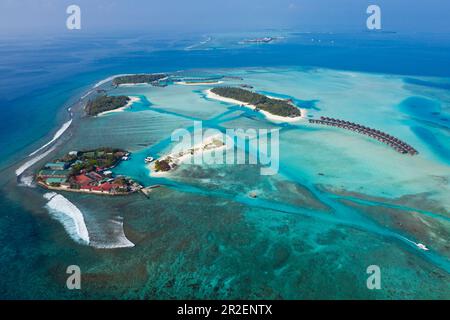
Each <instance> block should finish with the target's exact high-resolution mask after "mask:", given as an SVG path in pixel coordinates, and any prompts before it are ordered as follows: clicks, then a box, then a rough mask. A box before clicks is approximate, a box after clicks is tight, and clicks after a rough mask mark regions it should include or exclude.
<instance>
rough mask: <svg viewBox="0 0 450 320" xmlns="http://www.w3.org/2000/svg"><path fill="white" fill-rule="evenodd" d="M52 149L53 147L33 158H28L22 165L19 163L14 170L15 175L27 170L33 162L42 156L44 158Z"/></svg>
mask: <svg viewBox="0 0 450 320" xmlns="http://www.w3.org/2000/svg"><path fill="white" fill-rule="evenodd" d="M53 150H55V147H53V148H51V149H50V150H47V151H46V152H44V153H42V154H40V155H38V156H36V157H34V158H33V159H30V160H28V161H27V162H25V163H24V164H23V165H21V166H20V167H19V168H18V169H17V170H16V176H20V175H21V174H22V173H24V172H25V170H27V169H28V168H29V167H31V166H32V165H34V164H35V163H37V162H39V161H40V160H42V159H43V158H45V157H46V156H47V155H48V154H49V153H50V152H52V151H53Z"/></svg>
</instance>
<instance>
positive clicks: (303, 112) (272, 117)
mask: <svg viewBox="0 0 450 320" xmlns="http://www.w3.org/2000/svg"><path fill="white" fill-rule="evenodd" d="M205 94H206V96H207V97H208V98H209V99H213V100H218V101H222V102H226V103H230V104H237V105H241V106H243V107H247V108H250V109H252V110H255V109H257V108H256V106H254V105H252V104H249V103H245V102H242V101H239V100H235V99H231V98H225V97H222V96H219V95H218V94H215V93H214V92H212V91H211V89H208V90H206V91H205ZM269 98H272V99H277V100H283V99H279V98H274V97H269ZM258 111H259V112H261V113H262V114H263V115H264V116H265V117H266V118H267V119H268V120H270V121H272V122H277V123H279V122H298V121H301V120H304V119H306V114H307V110H305V109H300V111H301V116H300V117H293V118H291V117H282V116H277V115H275V114H272V113H270V112H267V111H264V110H261V109H259V110H258Z"/></svg>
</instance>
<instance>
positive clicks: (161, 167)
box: [155, 160, 171, 171]
mask: <svg viewBox="0 0 450 320" xmlns="http://www.w3.org/2000/svg"><path fill="white" fill-rule="evenodd" d="M170 169H171V168H170V165H169V162H168V161H166V160H156V161H155V170H156V171H169V170H170Z"/></svg>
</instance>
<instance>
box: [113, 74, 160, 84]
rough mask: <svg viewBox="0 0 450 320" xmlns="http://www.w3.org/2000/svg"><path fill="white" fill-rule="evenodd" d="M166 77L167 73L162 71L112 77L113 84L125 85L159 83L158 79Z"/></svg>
mask: <svg viewBox="0 0 450 320" xmlns="http://www.w3.org/2000/svg"><path fill="white" fill-rule="evenodd" d="M166 78H167V75H166V74H164V73H157V74H135V75H126V76H119V77H116V78H114V80H113V85H114V86H120V85H127V84H152V85H159V81H161V80H164V79H166Z"/></svg>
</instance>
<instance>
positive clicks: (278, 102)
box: [210, 87, 302, 118]
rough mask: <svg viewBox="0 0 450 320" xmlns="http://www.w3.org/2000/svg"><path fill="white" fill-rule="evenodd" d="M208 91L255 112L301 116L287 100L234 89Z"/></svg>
mask: <svg viewBox="0 0 450 320" xmlns="http://www.w3.org/2000/svg"><path fill="white" fill-rule="evenodd" d="M210 91H211V92H212V93H213V94H215V95H218V96H221V97H224V98H229V99H233V100H237V101H239V102H242V103H246V104H249V105H252V106H254V107H255V110H257V111H258V110H263V111H266V112H268V113H270V114H272V115H275V116H280V117H287V118H297V117H301V115H302V113H301V111H300V109H299V108H297V107H296V106H294V105H293V104H292V102H291V101H289V100H282V99H275V98H269V97H267V96H265V95H262V94H259V93H255V92H252V91H249V90H245V89H242V88H235V87H216V88H213V89H211V90H210Z"/></svg>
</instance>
